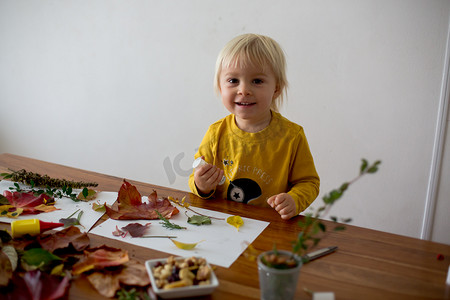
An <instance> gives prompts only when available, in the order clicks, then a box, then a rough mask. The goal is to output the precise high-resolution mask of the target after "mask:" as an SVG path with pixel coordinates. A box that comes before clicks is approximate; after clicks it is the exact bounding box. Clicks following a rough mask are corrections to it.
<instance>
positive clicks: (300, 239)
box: [262, 159, 381, 269]
mask: <svg viewBox="0 0 450 300" xmlns="http://www.w3.org/2000/svg"><path fill="white" fill-rule="evenodd" d="M380 164H381V161H379V160H378V161H375V162H374V163H373V164H369V162H368V161H367V160H366V159H362V163H361V167H360V171H359V175H358V176H356V177H355V178H354V179H353V180H351V181H348V182H344V183H343V184H342V185H341V186H340V187H339V188H337V189H334V190H332V191H330V192H329V193H328V194H326V195H324V196H323V197H322V200H323V205H322V206H320V207H318V208H316V209H315V210H314V211H313V212H312V213H306V214H305V215H304V217H303V219H302V220H300V221H299V222H298V226H299V227H300V233H299V234H298V236H297V240H296V241H293V242H292V244H293V246H292V255H291V256H290V257H282V256H281V255H279V253H278V251H277V249H276V246H275V245H274V250H273V253H272V254H267V255H265V256H264V257H263V258H262V261H263V262H264V264H266V265H267V266H269V267H272V268H276V269H286V268H291V267H292V263H293V258H294V255H298V256H300V257H301V258H302V259H303V262H307V261H306V259H305V256H304V254H305V253H306V251H307V250H308V249H309V248H311V247H314V246H316V245H317V244H318V243H319V242H320V240H321V237H320V236H319V233H324V232H326V230H327V228H326V225H325V223H324V222H323V221H322V219H321V218H324V217H325V215H327V214H328V212H329V211H330V209H331V207H332V206H333V205H334V204H335V203H336V201H338V200H339V199H340V198H342V196H343V195H344V192H345V191H347V189H348V188H349V186H350V185H352V184H353V183H355V182H356V181H357V180H359V179H360V178H361V177H362V176H364V175H366V174H373V173H376V172H377V171H378V166H379V165H380ZM330 218H331V220H332V221H333V222H334V223H336V226H335V227H334V230H335V231H339V230H344V229H345V226H344V225H340V224H338V218H337V217H334V216H332V217H330ZM339 221H340V222H342V223H349V222H351V219H350V218H346V219H339ZM294 262H295V261H294Z"/></svg>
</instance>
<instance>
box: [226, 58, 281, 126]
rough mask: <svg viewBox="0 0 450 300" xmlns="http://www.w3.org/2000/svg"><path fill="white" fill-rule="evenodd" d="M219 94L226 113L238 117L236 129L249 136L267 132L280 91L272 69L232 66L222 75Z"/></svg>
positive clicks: (240, 65)
mask: <svg viewBox="0 0 450 300" xmlns="http://www.w3.org/2000/svg"><path fill="white" fill-rule="evenodd" d="M220 94H221V96H222V102H223V104H224V106H225V107H226V109H228V110H229V111H230V112H231V113H232V114H234V115H235V120H236V124H237V126H238V127H239V128H240V129H242V130H244V131H247V132H258V131H260V130H262V129H264V128H266V127H267V126H268V125H269V123H270V120H271V116H272V115H271V112H270V107H271V104H272V101H273V100H274V99H275V98H276V97H278V95H279V94H280V91H279V89H278V86H277V82H276V79H275V75H274V73H273V72H272V70H271V69H270V68H269V67H266V68H265V69H262V68H259V67H256V66H254V65H246V66H243V65H242V64H239V63H237V64H234V65H233V64H232V65H231V66H229V67H223V68H222V70H221V72H220Z"/></svg>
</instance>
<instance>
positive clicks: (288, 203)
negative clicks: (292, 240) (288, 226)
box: [267, 193, 296, 220]
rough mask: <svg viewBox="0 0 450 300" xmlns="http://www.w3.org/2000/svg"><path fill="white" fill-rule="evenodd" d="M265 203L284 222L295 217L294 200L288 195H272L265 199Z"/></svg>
mask: <svg viewBox="0 0 450 300" xmlns="http://www.w3.org/2000/svg"><path fill="white" fill-rule="evenodd" d="M267 203H268V204H269V205H270V206H271V207H272V208H273V209H275V210H276V211H277V212H278V213H279V214H280V216H281V218H282V219H284V220H287V219H290V218H292V217H293V216H295V215H296V214H295V212H296V207H295V201H294V198H292V196H291V195H289V194H288V193H281V194H278V195H273V196H272V197H270V198H269V199H267Z"/></svg>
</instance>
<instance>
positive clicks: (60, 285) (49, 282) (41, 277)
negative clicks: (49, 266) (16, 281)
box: [11, 270, 70, 300]
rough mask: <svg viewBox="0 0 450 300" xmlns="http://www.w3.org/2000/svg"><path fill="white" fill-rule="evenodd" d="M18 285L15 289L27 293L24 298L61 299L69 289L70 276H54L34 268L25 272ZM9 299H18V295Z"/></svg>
mask: <svg viewBox="0 0 450 300" xmlns="http://www.w3.org/2000/svg"><path fill="white" fill-rule="evenodd" d="M18 286H22V288H21V289H15V290H20V291H19V293H20V294H24V293H26V294H28V297H25V299H41V300H54V299H61V298H63V297H64V296H65V295H67V293H68V291H69V287H70V276H64V277H60V276H54V275H49V274H46V273H43V272H40V271H39V270H36V271H31V272H27V273H25V275H24V276H23V281H22V283H21V284H20V285H18ZM11 299H20V297H18V296H13V297H11ZM22 299H24V298H22Z"/></svg>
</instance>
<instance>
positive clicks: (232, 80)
mask: <svg viewBox="0 0 450 300" xmlns="http://www.w3.org/2000/svg"><path fill="white" fill-rule="evenodd" d="M227 81H228V83H238V82H239V80H237V79H236V78H230V79H228V80H227Z"/></svg>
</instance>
